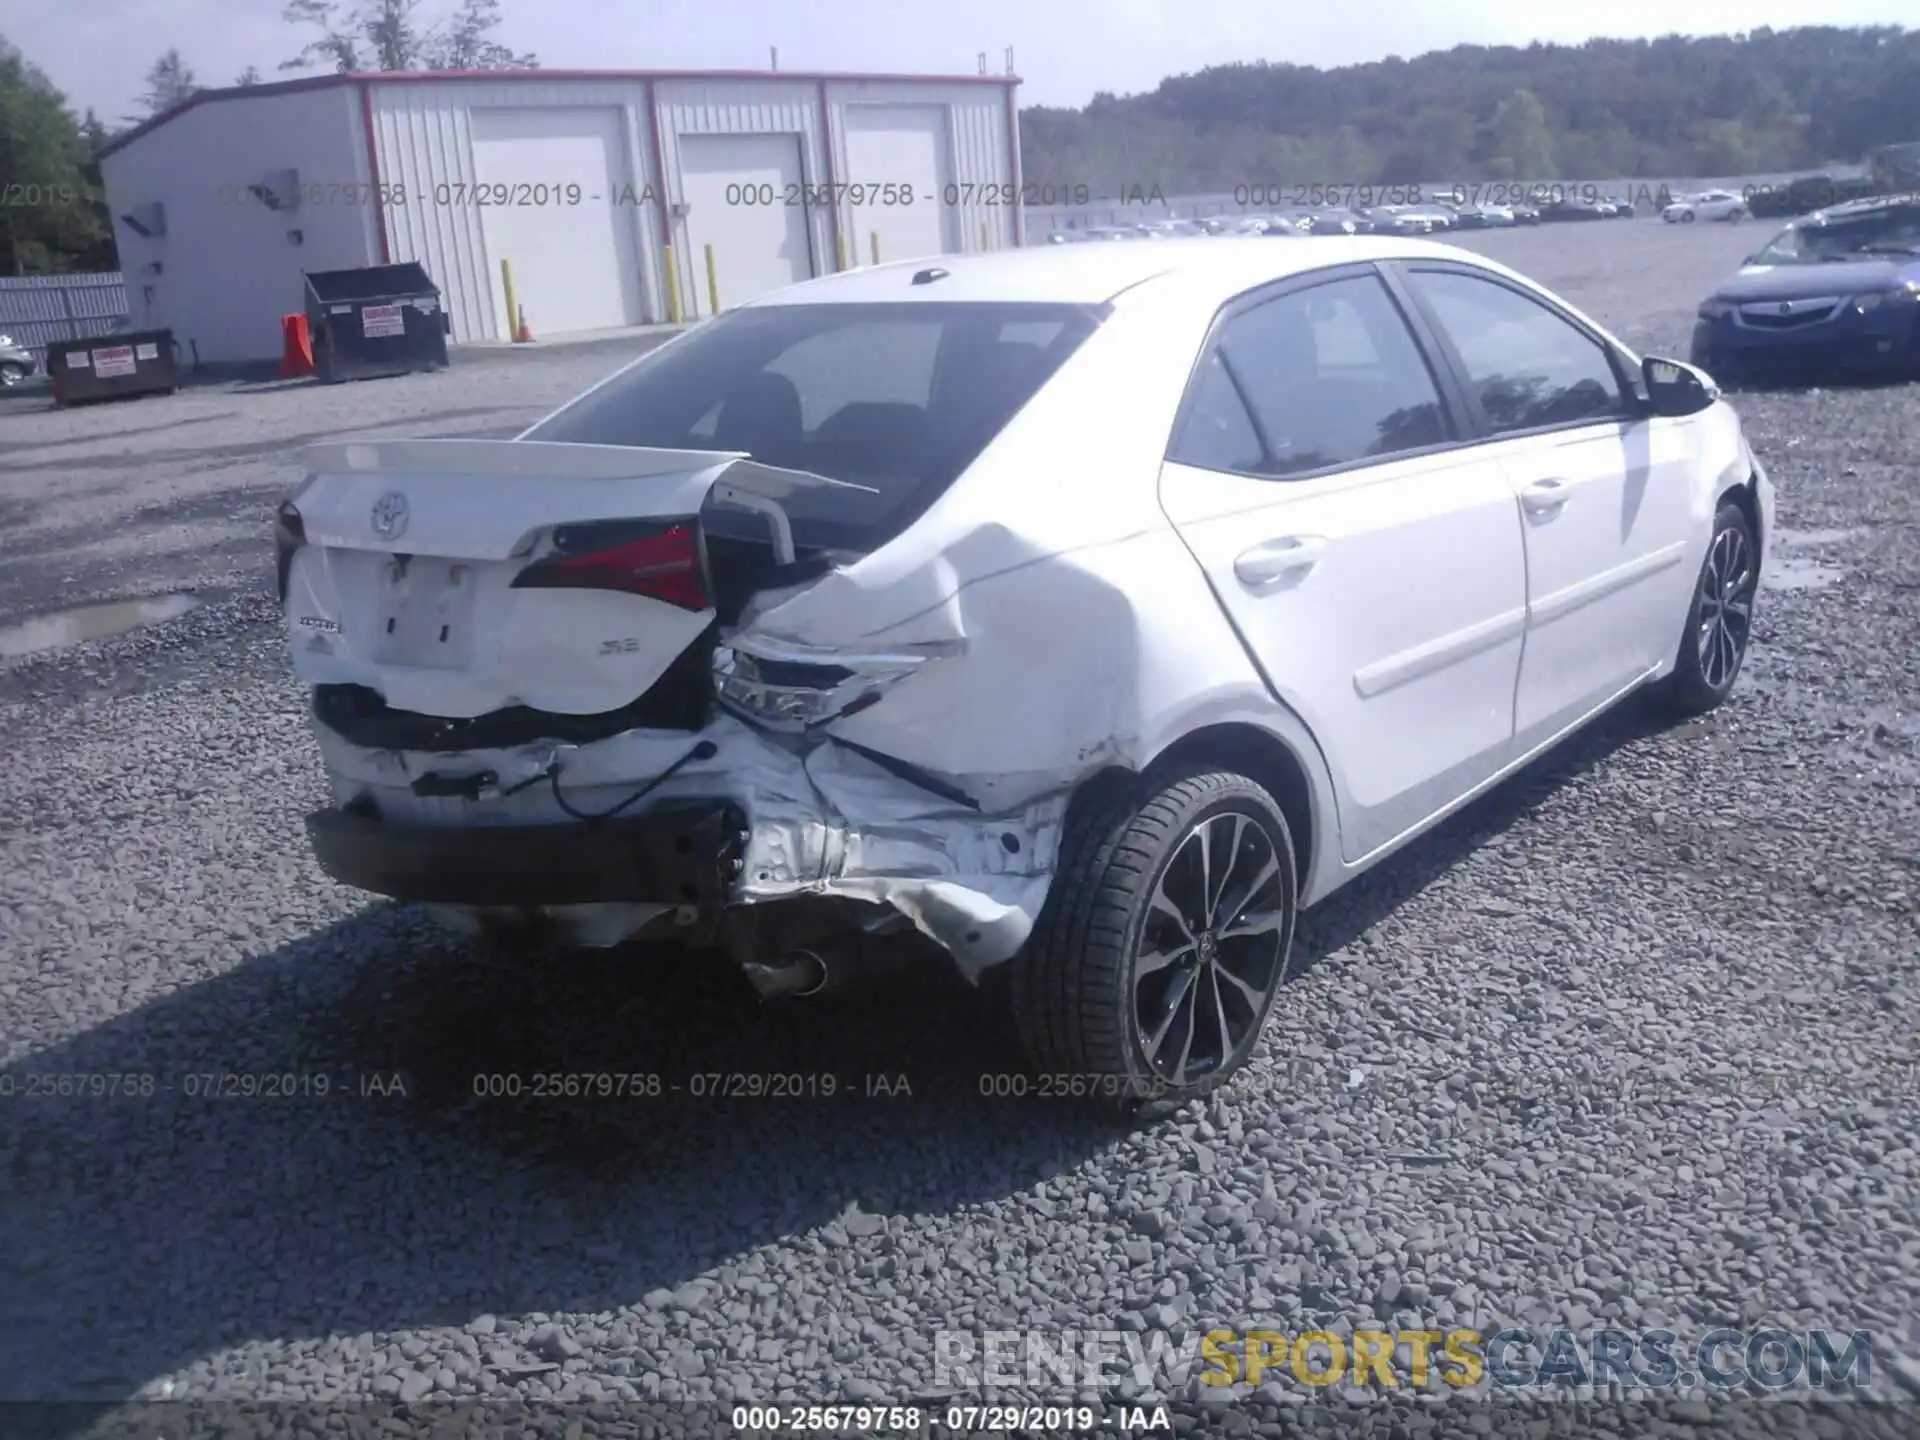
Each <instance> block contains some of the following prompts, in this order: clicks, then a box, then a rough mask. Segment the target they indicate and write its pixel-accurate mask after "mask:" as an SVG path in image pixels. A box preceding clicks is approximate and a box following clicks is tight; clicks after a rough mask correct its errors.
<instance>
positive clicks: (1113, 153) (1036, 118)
mask: <svg viewBox="0 0 1920 1440" xmlns="http://www.w3.org/2000/svg"><path fill="white" fill-rule="evenodd" d="M1020 125H1021V137H1022V160H1023V164H1024V167H1025V179H1026V181H1027V182H1028V184H1029V185H1033V186H1039V185H1061V184H1069V185H1073V184H1081V183H1085V184H1088V185H1091V186H1092V187H1093V188H1094V189H1095V191H1096V192H1100V191H1104V192H1105V193H1113V191H1114V190H1115V189H1116V188H1118V187H1124V186H1131V185H1139V186H1143V187H1150V186H1154V185H1158V186H1160V187H1161V188H1162V189H1164V190H1165V191H1166V192H1167V193H1168V194H1174V193H1196V192H1206V191H1227V190H1231V189H1232V188H1233V187H1234V186H1236V185H1245V184H1261V183H1280V184H1288V185H1293V184H1305V183H1319V182H1327V183H1341V184H1352V183H1381V184H1404V183H1410V182H1418V181H1433V180H1441V179H1447V180H1452V179H1461V180H1501V179H1515V178H1517V179H1564V180H1579V179H1605V178H1613V177H1618V176H1688V175H1750V174H1763V173H1769V172H1774V171H1783V170H1792V169H1798V168H1806V167H1810V166H1816V165H1819V164H1822V163H1824V162H1828V161H1833V160H1858V159H1860V158H1861V157H1862V156H1863V155H1864V154H1865V152H1866V151H1867V150H1868V149H1870V148H1871V147H1873V146H1875V145H1879V144H1884V143H1888V142H1892V141H1900V140H1914V139H1920V31H1916V30H1905V29H1901V28H1899V27H1896V26H1879V27H1872V28H1858V29H1840V28H1835V27H1831V26H1806V27H1799V28H1795V29H1791V30H1767V29H1762V30H1755V31H1753V32H1751V33H1749V34H1745V35H1738V36H1710V37H1707V38H1701V39H1689V38H1686V37H1682V36H1668V37H1664V38H1662V39H1658V40H1592V41H1589V42H1587V43H1586V44H1584V45H1573V46H1569V45H1540V44H1535V45H1529V46H1526V47H1525V48H1524V49H1523V48H1517V47H1513V46H1496V47H1487V46H1480V45H1461V46H1456V47H1455V48H1453V49H1451V50H1443V51H1436V52H1434V53H1432V54H1427V55H1421V56H1417V57H1415V58H1414V59H1412V60H1403V59H1401V58H1399V57H1397V56H1395V57H1390V58H1388V59H1386V60H1380V61H1375V62H1371V63H1369V64H1365V65H1347V66H1342V67H1340V68H1338V69H1334V70H1319V69H1314V68H1311V67H1308V66H1302V65H1283V64H1270V63H1268V62H1266V61H1256V62H1252V63H1245V64H1234V65H1219V66H1213V67H1210V68H1208V69H1206V70H1202V71H1200V72H1199V73H1198V74H1193V75H1180V76H1176V77H1173V78H1170V79H1167V80H1163V81H1162V82H1161V83H1160V85H1159V87H1158V88H1157V89H1155V90H1153V91H1152V92H1150V93H1148V94H1143V95H1129V96H1125V97H1115V96H1113V95H1111V94H1105V93H1102V94H1098V95H1095V96H1094V98H1093V100H1092V101H1091V102H1090V103H1089V104H1088V105H1087V106H1086V108H1084V109H1079V110H1074V109H1064V108H1057V107H1049V106H1035V107H1031V108H1028V109H1026V110H1023V111H1022V112H1021V117H1020Z"/></svg>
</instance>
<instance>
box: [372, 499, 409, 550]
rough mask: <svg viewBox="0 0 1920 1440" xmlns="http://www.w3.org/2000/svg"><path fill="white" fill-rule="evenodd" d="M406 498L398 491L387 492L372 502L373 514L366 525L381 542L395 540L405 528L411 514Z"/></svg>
mask: <svg viewBox="0 0 1920 1440" xmlns="http://www.w3.org/2000/svg"><path fill="white" fill-rule="evenodd" d="M411 513H412V512H411V510H410V509H409V507H408V505H407V497H406V496H404V495H402V494H401V493H400V492H399V491H398V490H389V491H388V492H387V493H386V494H384V495H382V496H381V497H380V498H379V499H378V500H376V501H374V502H373V514H372V515H371V516H370V517H369V519H368V523H369V524H371V525H372V526H373V533H374V534H376V535H378V536H379V537H380V538H381V539H382V540H397V539H399V538H400V535H401V534H402V533H403V532H404V531H405V530H406V528H407V517H408V516H409V515H410V514H411Z"/></svg>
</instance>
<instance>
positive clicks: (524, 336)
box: [513, 305, 533, 345]
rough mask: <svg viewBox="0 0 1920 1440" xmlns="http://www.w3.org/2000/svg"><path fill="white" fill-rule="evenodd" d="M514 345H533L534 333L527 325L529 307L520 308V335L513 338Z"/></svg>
mask: <svg viewBox="0 0 1920 1440" xmlns="http://www.w3.org/2000/svg"><path fill="white" fill-rule="evenodd" d="M513 343H514V344H516V345H531V344H532V343H533V331H532V329H531V328H530V327H529V326H528V325H527V307H526V306H524V305H522V306H521V307H520V330H519V333H518V334H516V335H515V336H514V337H513Z"/></svg>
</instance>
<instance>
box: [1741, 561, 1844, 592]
mask: <svg viewBox="0 0 1920 1440" xmlns="http://www.w3.org/2000/svg"><path fill="white" fill-rule="evenodd" d="M1846 573H1847V572H1846V571H1844V570H1842V569H1841V568H1840V567H1839V566H1838V565H1822V564H1821V563H1820V562H1819V561H1817V560H1802V559H1801V558H1800V557H1799V556H1797V555H1778V554H1776V555H1770V556H1768V557H1767V568H1766V570H1765V571H1764V572H1763V573H1762V574H1761V576H1760V584H1761V586H1762V588H1764V589H1767V590H1818V589H1820V588H1821V587H1822V586H1825V585H1831V584H1833V582H1834V581H1836V580H1838V579H1839V578H1840V577H1841V576H1843V575H1845V574H1846Z"/></svg>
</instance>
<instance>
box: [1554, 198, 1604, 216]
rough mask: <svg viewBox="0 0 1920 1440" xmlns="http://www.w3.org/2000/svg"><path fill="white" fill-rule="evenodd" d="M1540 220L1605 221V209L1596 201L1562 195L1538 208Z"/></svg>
mask: <svg viewBox="0 0 1920 1440" xmlns="http://www.w3.org/2000/svg"><path fill="white" fill-rule="evenodd" d="M1540 218H1541V219H1542V220H1605V219H1607V218H1608V216H1607V211H1606V209H1605V208H1604V207H1603V206H1602V205H1601V204H1600V202H1599V201H1598V200H1590V199H1587V198H1585V197H1582V196H1578V195H1562V196H1559V197H1558V198H1556V199H1553V200H1549V201H1548V202H1547V203H1546V204H1544V205H1542V206H1541V207H1540Z"/></svg>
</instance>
